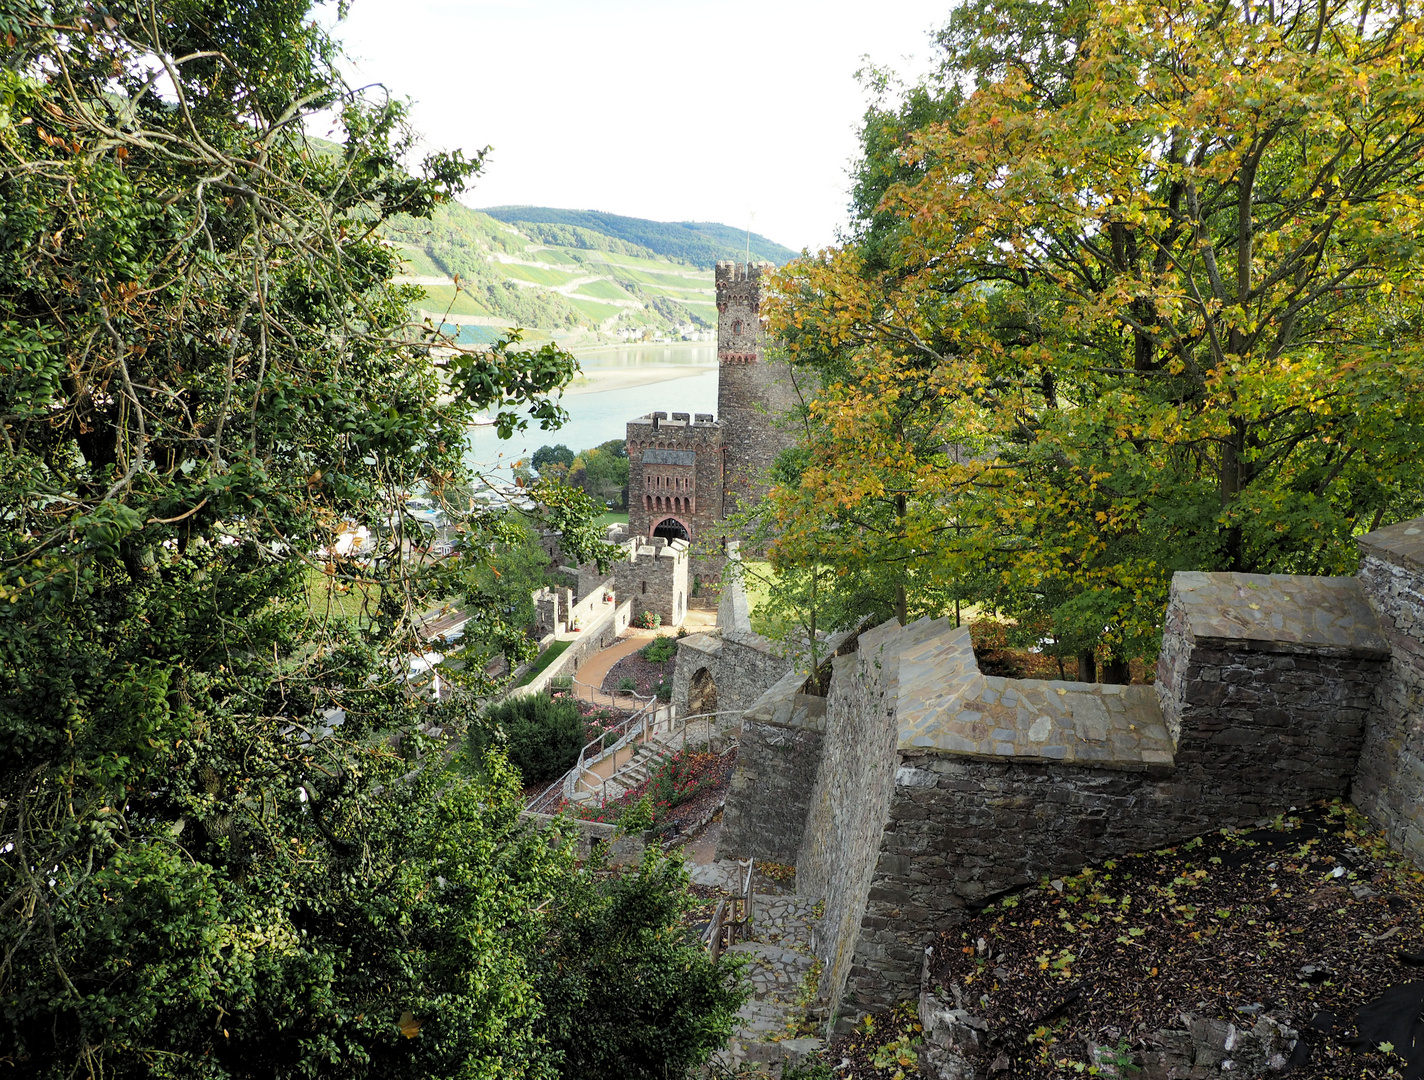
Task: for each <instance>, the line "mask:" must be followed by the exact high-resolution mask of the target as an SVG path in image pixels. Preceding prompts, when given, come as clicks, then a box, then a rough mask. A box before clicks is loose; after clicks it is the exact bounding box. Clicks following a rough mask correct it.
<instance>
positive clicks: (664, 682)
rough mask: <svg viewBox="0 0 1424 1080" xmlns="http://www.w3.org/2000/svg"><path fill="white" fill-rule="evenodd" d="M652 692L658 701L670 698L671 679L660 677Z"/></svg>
mask: <svg viewBox="0 0 1424 1080" xmlns="http://www.w3.org/2000/svg"><path fill="white" fill-rule="evenodd" d="M653 693H654V694H656V695H657V698H658V700H659V701H671V700H672V680H671V679H661V680H659V682H658V685H657V686H655V687H653Z"/></svg>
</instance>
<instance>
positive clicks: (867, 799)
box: [796, 623, 900, 1003]
mask: <svg viewBox="0 0 1424 1080" xmlns="http://www.w3.org/2000/svg"><path fill="white" fill-rule="evenodd" d="M899 637H900V627H899V626H898V625H897V624H893V623H890V624H885V625H882V626H878V627H876V628H875V629H873V630H870V631H867V632H866V633H864V634H862V635H861V637H860V646H859V649H858V650H857V651H856V652H855V653H852V654H849V655H846V656H838V657H836V659H835V660H834V661H833V667H832V670H833V672H834V674H833V675H832V678H831V688H830V694H829V696H828V698H827V702H826V733H825V736H824V741H823V744H822V746H823V748H822V751H821V763H820V768H819V769H818V771H817V773H816V782H815V785H814V787H813V788H812V791H811V805H810V809H809V811H808V813H807V818H806V829H805V833H804V837H803V840H802V843H801V850H800V852H799V853H798V856H797V859H796V887H797V891H798V892H802V893H804V894H806V895H808V896H817V897H820V898H821V899H822V900H823V901H824V903H825V913H824V915H823V916H822V918H821V922H820V925H819V927H818V929H817V932H816V940H815V942H814V946H815V950H816V955H817V957H818V958H819V959H820V960H821V963H822V972H821V985H820V996H821V998H822V1000H825V1001H829V1002H832V1003H834V1002H837V1001H838V1000H839V999H840V991H841V988H842V987H844V986H845V984H846V978H847V976H848V975H849V974H850V970H851V963H852V959H853V957H854V953H855V949H856V942H857V939H858V937H859V936H860V930H861V925H862V920H863V918H864V915H865V905H866V898H867V895H868V893H869V890H870V883H871V879H872V877H873V875H874V873H875V869H876V862H877V860H878V857H879V848H880V842H881V834H882V832H883V830H884V826H885V821H886V818H887V817H888V814H889V809H890V803H891V800H892V797H893V794H894V788H895V770H896V768H897V766H898V764H899V756H898V754H897V753H896V750H895V746H896V737H897V732H896V726H895V701H896V695H897V690H898V680H899V664H898V660H899V656H898V652H897V651H896V649H895V648H894V646H896V645H898V644H899ZM887 645H889V646H891V647H889V648H887V647H886V646H887Z"/></svg>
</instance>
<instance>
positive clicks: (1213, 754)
mask: <svg viewBox="0 0 1424 1080" xmlns="http://www.w3.org/2000/svg"><path fill="white" fill-rule="evenodd" d="M1172 603H1173V605H1175V607H1174V609H1173V610H1172V612H1171V615H1170V618H1169V626H1168V636H1167V640H1166V641H1165V642H1164V648H1163V654H1162V662H1161V668H1160V670H1159V677H1160V679H1161V681H1162V682H1163V683H1164V684H1166V685H1165V686H1164V687H1163V689H1162V691H1161V693H1162V695H1163V705H1159V703H1158V699H1157V693H1158V692H1157V691H1154V690H1153V689H1151V688H1148V687H1109V686H1104V685H1102V684H1081V683H1066V682H1057V681H1053V682H1045V681H1038V680H1011V679H1002V678H996V677H988V676H984V675H982V674H980V673H979V672H978V670H977V666H976V665H974V663H973V653H972V649H970V646H969V643H968V637H967V634H966V633H965V632H964V631H963V630H955V629H954V628H952V627H950V626H949V625H948V624H947V623H946V622H944V621H940V622H936V623H929V622H921V623H916V624H913V625H911V626H910V627H906V628H903V629H902V628H900V627H898V626H897V625H895V624H893V623H890V624H886V625H885V626H882V627H878V628H876V630H875V631H873V632H872V633H871V634H868V635H865V636H864V637H862V639H861V652H860V655H859V656H858V657H857V658H856V659H855V660H853V661H851V660H844V659H843V660H840V661H838V662H837V665H836V669H835V671H836V673H835V678H834V680H833V683H832V687H831V703H830V708H829V710H828V715H827V729H826V735H825V742H824V750H823V753H822V763H821V768H820V772H819V773H818V776H817V780H816V787H815V793H814V796H813V801H812V806H811V810H810V815H809V819H808V824H807V830H806V839H805V841H804V843H803V846H802V851H801V856H800V859H799V860H798V864H797V870H798V887H800V888H802V889H804V890H805V891H807V892H808V893H810V894H816V893H818V892H821V893H823V895H824V896H825V901H826V918H825V919H824V920H823V921H822V928H823V932H822V938H821V940H820V941H819V942H818V946H817V951H818V955H819V956H820V957H821V959H822V962H823V963H824V965H825V968H824V975H823V981H822V986H821V991H822V995H823V999H824V1000H826V1001H828V1002H831V1003H834V1004H838V1005H839V1007H840V1008H841V1009H842V1012H843V1014H844V1015H843V1016H842V1018H841V1026H842V1028H844V1027H845V1026H847V1025H848V1024H849V1023H851V1022H852V1021H853V1020H854V1018H855V1016H856V1015H857V1014H858V1013H860V1012H862V1011H867V1010H878V1009H883V1008H886V1007H888V1006H889V1005H891V1004H893V1003H894V1002H895V1001H898V1000H902V999H904V998H907V997H911V996H913V995H914V994H915V993H916V992H917V990H918V984H919V974H920V969H921V964H922V960H923V949H924V947H925V945H926V944H928V943H929V941H930V940H931V939H932V938H933V936H934V935H935V934H937V933H938V932H940V931H942V930H944V929H947V928H950V927H952V926H953V925H955V923H956V922H957V921H959V920H962V919H963V918H964V917H965V913H966V912H967V911H968V910H970V909H973V908H977V907H978V906H980V905H982V904H983V903H985V902H986V901H987V900H988V899H989V898H990V897H992V896H995V895H997V894H999V893H1002V892H1006V891H1010V890H1013V889H1016V888H1019V887H1022V886H1024V885H1027V884H1029V883H1031V882H1033V881H1036V880H1038V879H1039V878H1041V877H1043V876H1045V875H1050V876H1051V875H1055V874H1066V873H1071V872H1074V871H1076V870H1078V869H1080V868H1081V867H1083V866H1084V865H1086V864H1088V863H1090V862H1094V861H1097V860H1101V859H1104V858H1108V857H1112V856H1115V855H1122V854H1125V853H1127V852H1131V851H1140V850H1145V849H1150V848H1153V847H1160V846H1162V845H1164V844H1168V843H1173V842H1176V841H1180V840H1185V839H1188V838H1190V837H1191V836H1193V835H1196V834H1198V833H1201V832H1203V831H1206V830H1207V829H1211V828H1216V827H1219V826H1221V825H1225V824H1232V823H1242V822H1247V821H1252V820H1255V819H1257V818H1259V817H1260V816H1262V815H1263V814H1265V813H1267V812H1273V811H1277V810H1284V809H1286V808H1287V807H1289V806H1291V805H1299V804H1301V803H1304V802H1306V801H1309V800H1311V799H1315V798H1319V797H1322V796H1327V795H1339V794H1343V793H1344V792H1345V790H1346V788H1347V786H1348V784H1349V782H1350V779H1351V770H1352V768H1353V763H1354V757H1353V754H1354V751H1355V750H1356V749H1357V748H1358V747H1359V745H1360V741H1361V738H1362V729H1363V721H1364V718H1365V713H1366V708H1367V704H1368V701H1369V696H1370V694H1371V693H1372V692H1373V690H1374V685H1375V683H1376V682H1377V681H1378V680H1379V678H1380V675H1381V673H1382V670H1383V667H1384V664H1385V659H1384V652H1383V647H1382V638H1381V637H1380V634H1379V632H1378V629H1377V627H1376V624H1375V621H1374V619H1373V616H1372V614H1371V613H1370V610H1369V607H1368V604H1366V603H1364V597H1363V594H1362V593H1361V591H1360V590H1359V588H1358V586H1357V584H1356V583H1355V582H1354V581H1353V580H1351V579H1305V578H1289V579H1284V580H1283V581H1274V580H1271V579H1267V578H1264V577H1256V576H1251V575H1233V574H1211V575H1178V578H1177V579H1174V585H1173V601H1172ZM1233 634H1234V635H1235V636H1234V638H1233V637H1231V635H1233ZM867 646H868V647H867ZM1163 706H1165V708H1164V707H1163ZM1171 725H1176V727H1177V733H1178V738H1177V739H1176V740H1175V744H1176V745H1175V746H1174V745H1173V742H1174V740H1173V739H1172V737H1171V735H1170V734H1169V731H1168V728H1169V726H1171Z"/></svg>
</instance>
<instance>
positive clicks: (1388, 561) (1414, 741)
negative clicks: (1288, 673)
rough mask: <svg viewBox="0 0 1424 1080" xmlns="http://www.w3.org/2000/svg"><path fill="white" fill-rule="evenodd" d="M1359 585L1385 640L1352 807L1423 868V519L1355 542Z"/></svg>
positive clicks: (1379, 531) (1383, 530)
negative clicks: (1385, 663)
mask: <svg viewBox="0 0 1424 1080" xmlns="http://www.w3.org/2000/svg"><path fill="white" fill-rule="evenodd" d="M1360 550H1361V555H1362V556H1363V558H1362V559H1361V561H1360V574H1359V577H1360V582H1361V584H1362V586H1363V587H1364V590H1365V594H1366V595H1367V596H1368V597H1369V600H1370V605H1371V607H1373V609H1374V611H1375V614H1376V616H1377V617H1378V618H1379V621H1380V626H1381V628H1382V630H1383V632H1384V635H1385V637H1386V638H1387V639H1388V640H1389V644H1390V647H1391V653H1392V657H1391V660H1390V665H1389V670H1388V672H1387V674H1386V676H1385V677H1384V678H1383V679H1382V680H1381V681H1380V684H1379V687H1378V689H1377V691H1376V695H1375V699H1374V711H1373V715H1372V718H1371V723H1370V724H1369V726H1368V730H1367V733H1366V737H1365V743H1364V747H1363V748H1362V750H1361V752H1360V767H1359V771H1358V772H1357V773H1356V776H1355V788H1354V792H1353V799H1354V801H1355V804H1356V805H1357V806H1358V807H1359V808H1360V809H1361V810H1362V811H1364V813H1365V814H1366V815H1367V816H1368V817H1369V818H1370V820H1371V821H1373V822H1375V824H1377V825H1379V826H1380V827H1382V828H1383V829H1384V830H1385V832H1386V835H1387V836H1388V837H1389V841H1390V843H1391V844H1393V845H1394V846H1395V847H1397V848H1399V849H1400V850H1401V851H1403V852H1405V853H1406V854H1407V855H1409V856H1410V858H1412V859H1413V860H1414V861H1415V863H1417V864H1420V865H1424V521H1419V520H1415V521H1406V522H1403V523H1401V524H1399V525H1393V526H1390V527H1389V528H1386V529H1380V530H1378V531H1377V532H1373V533H1370V534H1369V535H1367V536H1364V537H1362V538H1361V539H1360Z"/></svg>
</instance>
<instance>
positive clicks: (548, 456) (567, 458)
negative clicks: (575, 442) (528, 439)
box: [529, 443, 574, 473]
mask: <svg viewBox="0 0 1424 1080" xmlns="http://www.w3.org/2000/svg"><path fill="white" fill-rule="evenodd" d="M529 463H530V464H531V465H533V466H534V468H536V469H537V470H539V472H540V473H543V472H545V471H546V470H548V468H549V466H551V465H561V466H563V468H564V470H565V471H567V470H568V469H570V468H572V467H573V463H574V452H573V451H572V450H570V449H569V448H568V447H567V446H565V445H564V444H563V443H556V444H554V445H553V446H541V447H539V449H538V450H535V451H534V456H533V457H532V458H530V459H529Z"/></svg>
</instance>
